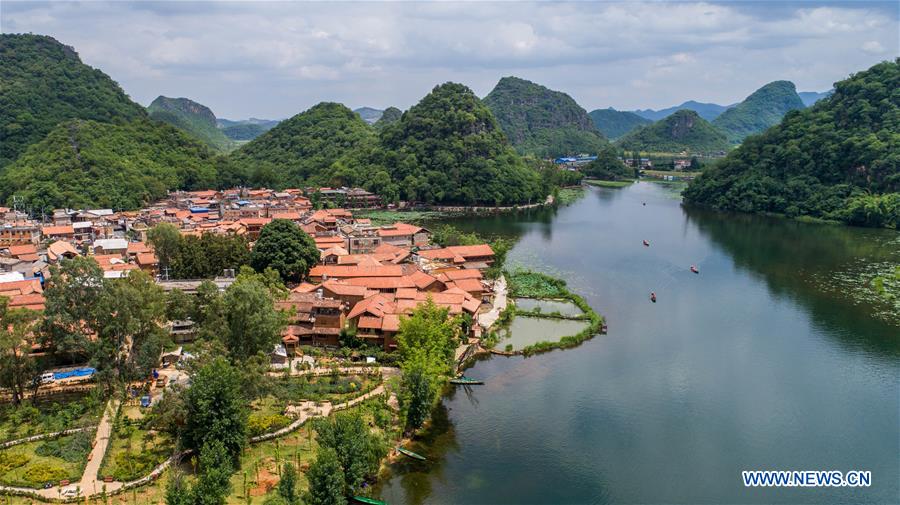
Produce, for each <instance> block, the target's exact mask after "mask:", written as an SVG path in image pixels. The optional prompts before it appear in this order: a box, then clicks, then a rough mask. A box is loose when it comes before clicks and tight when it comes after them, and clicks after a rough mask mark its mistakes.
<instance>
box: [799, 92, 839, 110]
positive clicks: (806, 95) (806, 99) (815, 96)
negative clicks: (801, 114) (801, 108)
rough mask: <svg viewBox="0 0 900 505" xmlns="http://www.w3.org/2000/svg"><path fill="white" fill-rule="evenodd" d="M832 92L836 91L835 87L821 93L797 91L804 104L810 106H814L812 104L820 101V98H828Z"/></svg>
mask: <svg viewBox="0 0 900 505" xmlns="http://www.w3.org/2000/svg"><path fill="white" fill-rule="evenodd" d="M832 93H834V90H833V89H830V90H828V91H825V92H823V93H819V92H818V91H799V92H797V96H799V97H800V100H803V105H805V106H807V107H810V106H812V104H814V103H816V102H818V101H819V100H821V99H823V98H828V97H829V96H831V94H832Z"/></svg>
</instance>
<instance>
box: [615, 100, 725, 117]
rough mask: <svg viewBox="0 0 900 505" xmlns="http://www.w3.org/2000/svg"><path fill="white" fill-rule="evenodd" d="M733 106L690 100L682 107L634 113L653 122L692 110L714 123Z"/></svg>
mask: <svg viewBox="0 0 900 505" xmlns="http://www.w3.org/2000/svg"><path fill="white" fill-rule="evenodd" d="M729 107H732V106H731V105H719V104H717V103H703V102H697V101H694V100H688V101H687V102H684V103H682V104H681V105H676V106H674V107H669V108H666V109H660V110H653V109H643V110H635V111H632V112H634V113H635V114H637V115H638V116H641V117H642V118H645V119H649V120H651V121H659V120H660V119H665V118H667V117H669V116H671V115H672V114H674V113H676V112H678V111H680V110H684V109H687V110H692V111H694V112H696V113H697V115H698V116H700V117H702V118H703V119H705V120H707V121H712V120H713V119H715V118H717V117H719V115H720V114H722V113H723V112H725V111H726V110H728V108H729Z"/></svg>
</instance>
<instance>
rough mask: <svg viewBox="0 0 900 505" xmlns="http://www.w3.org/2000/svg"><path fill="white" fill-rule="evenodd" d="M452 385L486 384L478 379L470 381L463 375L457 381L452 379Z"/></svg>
mask: <svg viewBox="0 0 900 505" xmlns="http://www.w3.org/2000/svg"><path fill="white" fill-rule="evenodd" d="M450 384H457V385H463V386H469V385H473V384H484V381H480V380H478V379H470V378H468V377H466V376H465V375H463V376H462V377H457V378H455V379H450Z"/></svg>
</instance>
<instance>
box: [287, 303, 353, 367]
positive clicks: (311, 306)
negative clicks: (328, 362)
mask: <svg viewBox="0 0 900 505" xmlns="http://www.w3.org/2000/svg"><path fill="white" fill-rule="evenodd" d="M275 306H276V308H278V309H279V310H283V311H285V312H286V313H287V316H288V325H287V326H286V327H285V329H284V331H282V339H281V341H282V344H284V347H285V349H286V350H287V352H288V355H290V356H293V355H296V354H297V353H298V352H299V351H300V348H299V346H301V345H313V346H318V347H338V346H340V339H339V335H340V333H341V329H343V327H344V321H345V317H346V313H345V308H346V305H344V303H343V302H342V301H340V300H335V299H333V298H325V297H324V296H323V293H322V292H321V291H316V292H312V293H301V292H296V291H292V292H291V293H290V294H289V295H288V297H287V299H285V300H279V301H277V302H275Z"/></svg>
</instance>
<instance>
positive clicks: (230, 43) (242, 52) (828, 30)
mask: <svg viewBox="0 0 900 505" xmlns="http://www.w3.org/2000/svg"><path fill="white" fill-rule="evenodd" d="M0 30H2V31H3V32H4V33H18V32H32V33H40V34H46V35H51V36H53V37H55V38H57V39H58V40H60V41H61V42H63V43H65V44H68V45H71V46H73V47H75V49H76V50H77V51H78V52H79V54H80V55H81V58H82V60H83V61H85V62H86V63H88V64H89V65H92V66H94V67H97V68H100V69H101V70H103V71H104V72H106V73H107V74H109V75H110V76H112V78H113V79H115V80H116V81H118V82H119V84H121V85H122V87H123V88H124V89H125V91H126V92H127V93H128V94H129V95H130V96H131V97H132V98H133V99H134V100H136V101H138V102H140V103H142V104H144V105H146V104H148V103H149V102H150V101H152V100H153V99H154V98H155V97H156V96H157V95H160V94H162V95H167V96H175V97H178V96H184V97H188V98H192V99H194V100H197V101H198V102H201V103H203V104H206V105H208V106H209V107H210V108H212V110H213V111H214V112H215V113H216V115H217V116H220V117H226V118H245V117H250V116H254V117H263V118H284V117H289V116H291V115H293V114H296V113H297V112H300V111H302V110H305V109H307V108H309V107H310V106H312V105H315V104H316V103H318V102H321V101H337V102H342V103H345V104H347V105H348V106H350V107H353V108H356V107H359V106H363V105H369V106H374V107H379V108H383V107H386V106H389V105H394V106H398V107H400V108H407V107H409V106H410V105H413V104H414V103H416V102H417V101H418V100H419V99H420V98H421V97H422V96H423V95H425V94H426V93H427V92H428V91H429V90H430V89H431V88H432V87H433V86H434V85H436V84H438V83H441V82H446V81H457V82H462V83H464V84H466V85H468V86H470V87H471V88H472V89H474V90H475V92H476V93H477V94H478V95H479V96H484V95H485V94H487V93H488V92H489V91H490V90H491V88H492V87H493V86H494V84H496V82H497V80H498V79H499V78H500V77H503V76H506V75H516V76H519V77H524V78H526V79H530V80H533V81H535V82H539V83H541V84H544V85H546V86H548V87H551V88H553V89H558V90H561V91H565V92H567V93H569V94H570V95H572V96H573V97H574V98H575V99H576V100H577V101H578V102H579V103H580V104H581V105H582V106H583V107H585V108H586V109H587V110H592V109H595V108H601V107H609V106H612V107H616V108H619V109H634V108H662V107H667V106H671V105H676V104H678V103H681V102H683V101H685V100H690V99H694V100H698V101H706V102H716V103H723V104H725V103H733V102H736V101H739V100H741V99H743V98H744V97H745V96H746V95H748V94H749V93H751V92H753V90H755V89H756V88H758V87H759V86H761V85H763V84H765V83H767V82H770V81H773V80H778V79H787V80H791V81H793V82H794V83H796V85H797V88H798V89H799V90H800V91H824V90H827V89H829V88H830V87H831V83H833V82H834V81H836V80H840V79H842V78H844V77H846V76H847V75H848V74H850V73H852V72H856V71H859V70H863V69H866V68H868V67H869V66H871V65H873V64H875V63H877V62H879V61H882V60H886V59H893V58H896V57H897V56H898V55H900V2H896V1H893V2H826V3H821V2H728V3H709V2H708V3H697V2H674V3H669V2H650V3H639V2H627V3H618V2H577V3H560V2H553V3H551V2H540V3H524V2H500V3H493V2H492V3H488V2H429V3H413V2H363V3H344V2H328V3H324V2H319V3H302V2H257V1H240V2H211V1H210V2H179V1H167V2H123V1H119V2H111V3H107V2H97V1H89V2H51V3H45V2H14V1H9V0H4V1H3V3H2V5H0Z"/></svg>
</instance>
